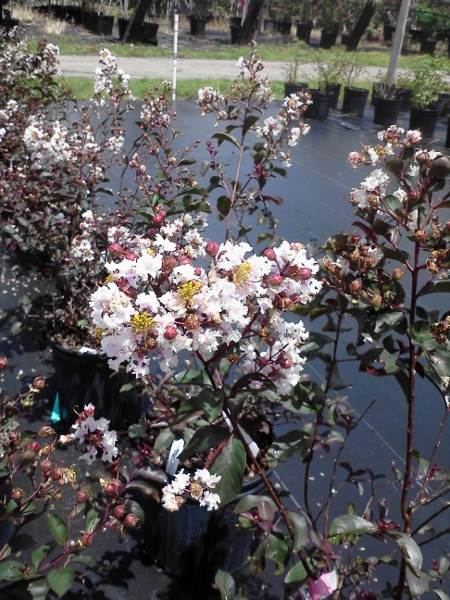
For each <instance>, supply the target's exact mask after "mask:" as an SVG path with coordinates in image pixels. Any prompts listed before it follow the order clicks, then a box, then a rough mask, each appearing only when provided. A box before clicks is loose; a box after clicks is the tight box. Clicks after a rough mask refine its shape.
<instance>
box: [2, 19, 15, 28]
mask: <svg viewBox="0 0 450 600" xmlns="http://www.w3.org/2000/svg"><path fill="white" fill-rule="evenodd" d="M18 25H19V20H18V19H2V20H1V21H0V29H6V31H10V30H11V29H14V27H17V26H18Z"/></svg>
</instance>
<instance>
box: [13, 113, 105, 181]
mask: <svg viewBox="0 0 450 600" xmlns="http://www.w3.org/2000/svg"><path fill="white" fill-rule="evenodd" d="M23 143H24V145H25V148H26V150H27V152H28V153H29V156H30V159H31V160H32V161H33V163H34V166H35V167H38V168H44V167H45V168H48V167H50V166H54V165H61V164H63V163H67V164H69V165H70V166H71V167H73V166H74V165H76V164H77V163H78V162H79V161H80V160H82V159H84V161H86V162H84V161H83V162H82V164H88V165H89V164H90V162H92V159H93V158H95V157H96V156H97V155H98V154H99V153H100V146H99V145H98V144H97V143H96V142H95V139H94V136H93V134H92V130H91V128H90V127H88V126H86V127H85V129H84V131H83V133H79V132H73V133H71V132H70V131H69V130H68V128H67V127H65V126H64V125H62V124H61V123H60V122H59V121H54V122H53V123H51V124H47V123H45V122H44V120H43V117H42V116H39V117H37V116H35V115H33V116H31V117H30V118H29V120H28V126H27V127H26V129H25V131H24V133H23ZM100 175H101V173H98V176H100Z"/></svg>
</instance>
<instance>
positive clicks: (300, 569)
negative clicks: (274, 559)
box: [284, 560, 307, 583]
mask: <svg viewBox="0 0 450 600" xmlns="http://www.w3.org/2000/svg"><path fill="white" fill-rule="evenodd" d="M306 577H307V573H306V571H305V567H304V566H303V563H302V562H301V561H300V560H299V561H298V562H297V563H295V565H294V566H293V567H292V568H291V569H289V571H288V573H287V575H286V577H285V578H284V583H298V582H301V581H304V580H305V579H306Z"/></svg>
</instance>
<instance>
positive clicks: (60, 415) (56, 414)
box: [50, 392, 67, 423]
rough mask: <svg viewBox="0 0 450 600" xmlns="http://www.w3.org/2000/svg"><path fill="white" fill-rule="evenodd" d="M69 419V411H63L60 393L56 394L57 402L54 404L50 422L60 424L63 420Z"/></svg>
mask: <svg viewBox="0 0 450 600" xmlns="http://www.w3.org/2000/svg"><path fill="white" fill-rule="evenodd" d="M66 417H67V411H66V410H65V409H63V410H62V411H61V407H60V402H59V392H56V394H55V400H54V402H53V408H52V413H51V415H50V421H51V422H52V423H59V422H60V421H62V419H65V418H66Z"/></svg>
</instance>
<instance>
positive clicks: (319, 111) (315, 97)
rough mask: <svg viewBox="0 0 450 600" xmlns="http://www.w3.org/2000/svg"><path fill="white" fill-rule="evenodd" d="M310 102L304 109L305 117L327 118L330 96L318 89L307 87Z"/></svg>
mask: <svg viewBox="0 0 450 600" xmlns="http://www.w3.org/2000/svg"><path fill="white" fill-rule="evenodd" d="M308 93H309V94H310V95H311V100H312V102H313V103H312V104H310V105H309V106H308V108H307V110H306V113H305V117H308V118H309V119H327V118H328V112H329V110H330V96H328V94H323V93H322V92H321V91H320V90H315V89H309V90H308Z"/></svg>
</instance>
